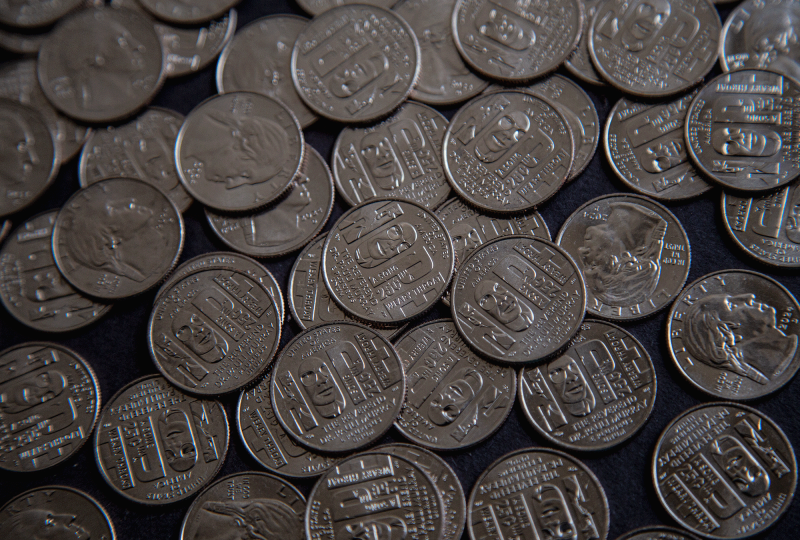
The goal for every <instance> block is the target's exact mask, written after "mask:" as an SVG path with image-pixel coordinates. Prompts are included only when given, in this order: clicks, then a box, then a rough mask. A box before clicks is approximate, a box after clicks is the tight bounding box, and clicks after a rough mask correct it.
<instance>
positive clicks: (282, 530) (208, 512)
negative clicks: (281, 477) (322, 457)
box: [183, 498, 303, 540]
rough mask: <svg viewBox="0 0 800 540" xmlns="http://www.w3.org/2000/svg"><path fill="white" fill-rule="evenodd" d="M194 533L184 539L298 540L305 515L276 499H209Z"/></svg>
mask: <svg viewBox="0 0 800 540" xmlns="http://www.w3.org/2000/svg"><path fill="white" fill-rule="evenodd" d="M195 520H196V523H195V526H194V529H195V530H196V531H197V532H195V534H194V536H192V537H191V538H189V537H186V536H184V537H183V539H184V540H251V539H255V538H258V539H259V540H299V539H301V538H302V536H303V522H302V516H299V515H298V514H297V513H296V512H295V511H294V510H292V508H291V507H289V506H288V505H286V504H284V503H282V502H281V501H278V500H274V499H257V498H254V499H249V500H247V501H207V502H205V503H203V505H202V506H201V507H200V510H199V511H198V512H197V514H196V516H195Z"/></svg>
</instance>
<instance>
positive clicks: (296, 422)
mask: <svg viewBox="0 0 800 540" xmlns="http://www.w3.org/2000/svg"><path fill="white" fill-rule="evenodd" d="M272 377H273V378H272V387H271V389H270V391H271V398H272V408H273V410H274V411H275V414H276V416H277V417H278V421H279V422H280V423H281V425H282V426H283V427H284V429H285V430H286V432H287V433H289V435H291V436H292V437H293V438H294V439H295V440H296V441H298V442H300V443H301V444H302V445H303V446H305V447H307V448H310V449H312V450H317V451H320V452H351V451H353V450H357V449H359V448H363V447H365V446H368V445H369V444H370V443H373V442H375V441H377V440H378V439H380V438H381V437H382V436H383V434H384V433H386V431H387V430H388V429H389V428H390V427H391V426H392V423H393V422H394V420H395V418H397V415H398V414H399V413H400V407H401V406H402V405H403V400H404V399H405V391H406V386H405V373H404V371H403V365H402V363H401V362H400V359H399V358H398V357H397V352H395V350H394V347H392V344H391V343H389V341H388V340H387V339H386V338H384V337H383V336H381V335H379V334H378V333H377V332H375V331H373V330H370V329H369V328H368V327H366V326H363V325H360V324H355V323H348V322H343V323H329V324H322V325H318V326H315V327H313V328H311V329H309V330H306V331H305V332H303V333H301V334H299V335H298V336H297V337H295V338H294V339H293V340H292V341H290V342H289V344H288V345H286V347H285V348H284V349H283V351H282V352H281V354H280V355H279V356H278V360H277V361H276V363H275V368H274V370H273V373H272Z"/></svg>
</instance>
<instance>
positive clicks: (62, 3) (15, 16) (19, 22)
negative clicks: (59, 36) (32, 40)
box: [0, 0, 83, 28]
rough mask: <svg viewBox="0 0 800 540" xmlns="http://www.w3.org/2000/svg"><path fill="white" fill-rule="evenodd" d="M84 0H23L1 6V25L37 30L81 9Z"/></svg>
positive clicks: (4, 3)
mask: <svg viewBox="0 0 800 540" xmlns="http://www.w3.org/2000/svg"><path fill="white" fill-rule="evenodd" d="M82 2H83V0H52V1H47V2H42V1H41V0H39V1H37V0H22V1H20V2H3V3H2V4H0V23H3V24H7V25H9V26H12V27H16V28H36V27H40V26H47V25H48V24H53V23H54V22H56V21H58V20H59V19H60V18H61V17H63V16H65V15H67V14H68V13H69V12H70V11H72V10H74V9H77V8H78V7H80V5H81V3H82Z"/></svg>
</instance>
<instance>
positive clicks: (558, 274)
mask: <svg viewBox="0 0 800 540" xmlns="http://www.w3.org/2000/svg"><path fill="white" fill-rule="evenodd" d="M451 309H452V312H453V319H454V320H455V323H456V327H457V328H458V332H459V333H460V334H461V337H462V338H464V341H466V342H467V343H468V344H469V346H470V347H472V348H473V349H475V350H476V351H478V352H479V353H481V354H482V355H484V356H486V357H487V358H490V359H491V360H494V361H497V362H503V363H509V364H524V363H528V362H533V361H536V360H541V359H543V358H546V357H548V356H550V355H552V354H555V353H556V352H558V351H559V350H560V349H561V348H562V347H564V346H565V345H566V344H567V343H568V342H569V340H570V339H571V338H572V336H573V335H575V333H576V332H577V331H578V329H579V328H580V324H581V321H582V320H583V315H584V312H585V311H586V287H585V285H584V283H583V279H582V277H581V273H580V269H579V267H578V265H577V264H576V263H575V261H573V259H572V257H570V256H569V255H568V254H567V252H566V251H564V250H562V249H561V248H560V247H558V246H557V245H555V244H553V243H552V242H549V241H547V240H542V239H539V238H531V237H529V236H520V235H514V236H507V237H504V238H498V239H497V240H494V241H492V242H489V243H487V244H484V245H483V246H481V247H480V248H479V249H478V250H476V251H475V252H474V253H473V254H472V255H471V256H470V257H469V258H467V260H466V261H465V262H464V263H463V264H462V265H461V268H460V269H459V270H458V274H457V275H456V277H455V279H454V280H453V289H452V300H451Z"/></svg>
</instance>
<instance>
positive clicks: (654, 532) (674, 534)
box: [617, 525, 697, 540]
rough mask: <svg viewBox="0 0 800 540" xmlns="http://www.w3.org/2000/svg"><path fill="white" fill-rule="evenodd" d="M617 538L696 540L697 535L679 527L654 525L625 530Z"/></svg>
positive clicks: (629, 539) (622, 539)
mask: <svg viewBox="0 0 800 540" xmlns="http://www.w3.org/2000/svg"><path fill="white" fill-rule="evenodd" d="M617 540H697V537H696V536H695V535H693V534H689V533H688V532H686V531H684V530H681V529H675V528H673V527H664V526H661V525H655V526H652V527H641V528H639V529H636V530H633V531H630V532H627V533H625V534H623V535H622V536H620V537H618V538H617Z"/></svg>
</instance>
